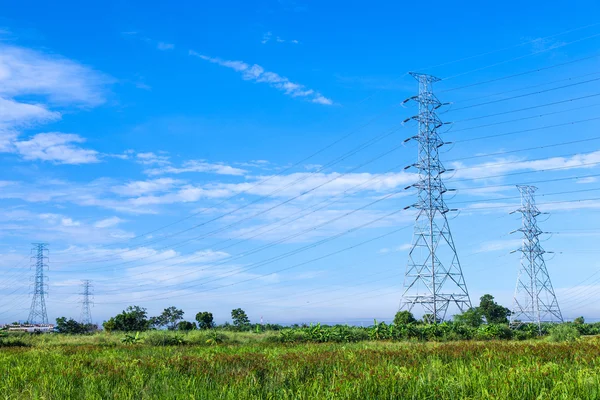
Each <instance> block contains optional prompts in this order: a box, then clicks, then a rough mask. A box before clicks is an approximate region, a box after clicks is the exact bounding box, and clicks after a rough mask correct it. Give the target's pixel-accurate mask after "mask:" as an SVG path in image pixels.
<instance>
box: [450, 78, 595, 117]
mask: <svg viewBox="0 0 600 400" xmlns="http://www.w3.org/2000/svg"><path fill="white" fill-rule="evenodd" d="M596 81H600V78H594V79H588V80H586V81H581V82H575V83H570V84H568V85H562V86H557V87H553V88H549V89H545V90H538V91H537V92H529V93H523V94H519V95H516V96H511V97H505V98H502V99H497V100H490V101H486V102H483V103H477V104H471V105H468V106H464V107H459V108H454V109H450V110H448V111H447V113H451V112H456V111H460V110H466V109H469V108H475V107H481V106H487V105H490V104H496V103H501V102H503V101H508V100H514V99H520V98H523V97H529V96H535V95H538V94H542V93H548V92H553V91H555V90H561V89H565V88H569V87H573V86H579V85H584V84H586V83H590V82H596Z"/></svg>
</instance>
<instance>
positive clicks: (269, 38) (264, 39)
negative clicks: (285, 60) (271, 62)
mask: <svg viewBox="0 0 600 400" xmlns="http://www.w3.org/2000/svg"><path fill="white" fill-rule="evenodd" d="M272 40H273V33H272V32H266V33H264V34H263V37H262V40H261V41H260V42H261V43H262V44H267V43H269V42H270V41H272ZM275 42H277V43H292V44H300V42H299V41H298V40H296V39H293V40H286V39H283V38H282V37H280V36H275Z"/></svg>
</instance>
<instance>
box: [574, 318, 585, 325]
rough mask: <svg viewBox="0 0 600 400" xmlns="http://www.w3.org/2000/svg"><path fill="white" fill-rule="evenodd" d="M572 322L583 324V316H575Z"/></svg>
mask: <svg viewBox="0 0 600 400" xmlns="http://www.w3.org/2000/svg"><path fill="white" fill-rule="evenodd" d="M573 323H574V324H577V325H583V324H585V319H584V318H583V317H577V318H575V320H573Z"/></svg>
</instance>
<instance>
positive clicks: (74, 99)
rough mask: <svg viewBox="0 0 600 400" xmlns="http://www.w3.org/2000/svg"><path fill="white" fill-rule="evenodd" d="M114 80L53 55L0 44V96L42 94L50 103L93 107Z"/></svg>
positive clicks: (104, 94) (101, 98) (99, 101)
mask: <svg viewBox="0 0 600 400" xmlns="http://www.w3.org/2000/svg"><path fill="white" fill-rule="evenodd" d="M112 82H114V80H113V79H112V78H110V77H108V76H106V75H104V74H102V73H99V72H97V71H94V70H93V69H91V68H89V67H86V66H84V65H81V64H78V63H76V62H74V61H71V60H68V59H65V58H61V57H58V56H55V55H48V54H44V53H40V52H36V51H33V50H29V49H25V48H21V47H16V46H6V45H2V44H0V96H2V97H4V98H7V97H8V98H11V97H14V96H24V95H42V96H46V97H47V99H48V100H49V101H50V102H52V103H59V104H61V105H64V104H74V105H82V106H97V105H99V104H102V103H104V102H105V100H106V85H107V84H110V83H112Z"/></svg>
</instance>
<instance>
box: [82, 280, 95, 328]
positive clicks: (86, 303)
mask: <svg viewBox="0 0 600 400" xmlns="http://www.w3.org/2000/svg"><path fill="white" fill-rule="evenodd" d="M81 286H82V291H81V293H80V295H81V301H80V303H81V315H80V316H79V322H80V323H82V324H84V325H91V324H92V312H91V311H90V305H91V304H93V301H92V300H91V298H92V296H93V295H92V290H91V289H92V283H91V282H90V281H89V280H84V281H82V282H81Z"/></svg>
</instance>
